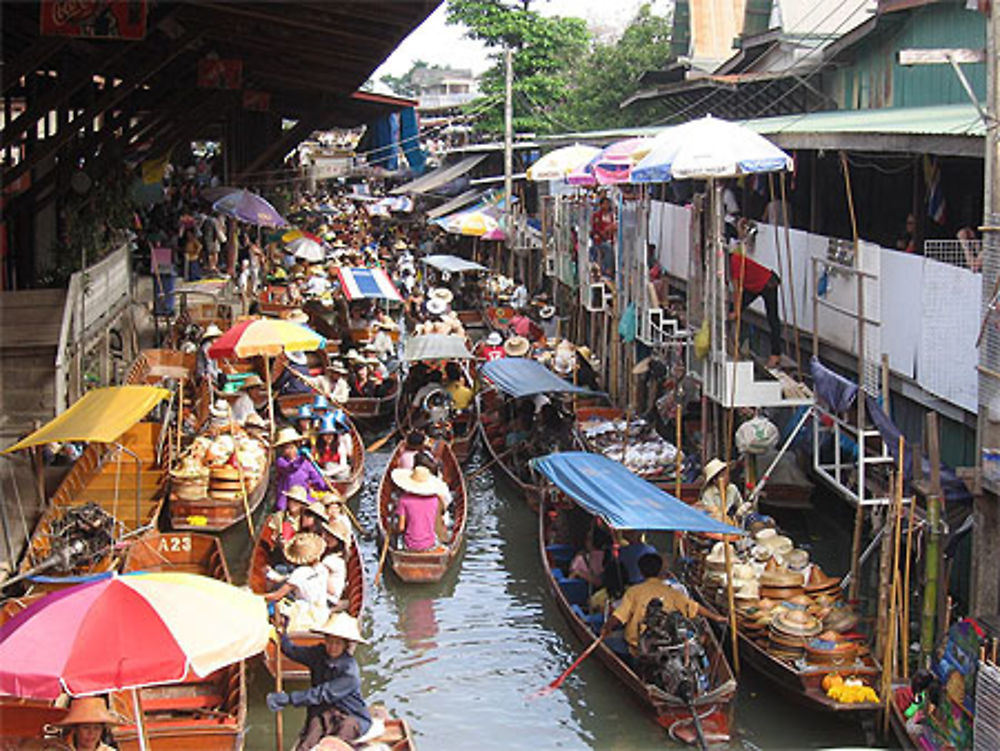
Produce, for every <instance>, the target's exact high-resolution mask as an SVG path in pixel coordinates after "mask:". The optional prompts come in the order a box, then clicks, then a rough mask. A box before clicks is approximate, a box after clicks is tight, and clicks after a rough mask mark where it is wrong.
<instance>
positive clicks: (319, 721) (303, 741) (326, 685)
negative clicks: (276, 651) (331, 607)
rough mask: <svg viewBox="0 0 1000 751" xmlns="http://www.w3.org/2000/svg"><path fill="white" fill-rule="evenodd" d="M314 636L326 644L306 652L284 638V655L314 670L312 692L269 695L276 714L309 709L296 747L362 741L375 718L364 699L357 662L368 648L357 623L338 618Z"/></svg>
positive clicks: (339, 615)
mask: <svg viewBox="0 0 1000 751" xmlns="http://www.w3.org/2000/svg"><path fill="white" fill-rule="evenodd" d="M313 632H314V633H316V634H319V635H321V636H322V637H323V643H322V644H317V645H315V646H310V647H300V646H298V645H296V644H295V643H294V642H292V640H291V639H289V638H288V636H287V635H284V634H283V635H282V637H281V651H282V652H283V653H284V654H285V655H286V656H287V657H289V658H290V659H292V660H295V661H296V662H299V663H302V664H303V665H305V666H306V667H308V668H309V677H310V684H311V685H310V688H308V689H306V690H304V691H292V692H289V693H286V692H284V691H275V692H272V693H269V694H268V695H267V706H268V708H269V709H270V710H271V711H272V712H279V711H281V710H282V709H283V708H284V707H287V706H288V705H292V706H294V707H305V708H306V722H305V724H304V725H303V726H302V730H301V732H300V733H299V739H298V742H297V743H296V744H295V748H296V749H299V750H301V751H305V749H311V748H313V747H314V746H315V745H316V744H317V743H319V742H320V740H321V739H322V738H324V737H327V736H334V737H336V738H339V739H341V740H343V741H345V742H347V743H350V742H351V741H354V740H357V739H358V738H360V737H361V736H362V735H364V734H365V733H366V732H368V729H369V728H370V727H371V724H372V718H371V715H370V714H369V713H368V707H367V705H366V704H365V700H364V697H363V696H362V695H361V671H360V669H359V668H358V663H357V661H356V660H355V659H354V656H353V654H352V653H353V651H354V647H355V645H357V644H367V642H366V641H365V639H364V638H363V637H362V636H361V629H360V628H359V626H358V621H357V619H356V618H354V617H352V616H350V615H348V614H347V613H334V614H333V615H331V616H330V617H329V619H328V620H327V621H326V622H325V623H324V624H322V625H321V626H318V627H316V628H315V629H313Z"/></svg>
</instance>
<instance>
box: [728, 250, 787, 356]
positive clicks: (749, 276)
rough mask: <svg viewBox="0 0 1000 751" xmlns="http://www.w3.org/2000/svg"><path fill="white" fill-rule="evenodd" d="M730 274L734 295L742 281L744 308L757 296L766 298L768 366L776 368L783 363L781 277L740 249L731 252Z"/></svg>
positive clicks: (742, 305)
mask: <svg viewBox="0 0 1000 751" xmlns="http://www.w3.org/2000/svg"><path fill="white" fill-rule="evenodd" d="M729 276H730V278H731V279H732V281H733V293H734V295H735V294H738V293H739V289H740V279H742V280H743V297H742V299H741V306H740V307H741V308H742V310H746V309H747V308H748V307H749V306H750V304H751V303H753V301H754V300H756V299H757V298H758V297H760V298H761V299H762V300H764V310H765V312H766V313H767V326H768V328H769V329H770V331H771V356H770V357H769V358H768V360H767V366H768V367H769V368H776V367H777V366H778V363H780V362H781V319H780V318H778V285H779V284H781V279H779V278H778V275H777V274H775V273H774V272H773V271H771V269H769V268H767V267H766V266H762V265H761V264H759V263H757V262H756V261H755V260H753V259H752V258H750V257H749V256H747V255H746V254H745V253H740V252H739V251H737V250H734V251H732V252H730V254H729Z"/></svg>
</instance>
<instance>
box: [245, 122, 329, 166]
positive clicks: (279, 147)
mask: <svg viewBox="0 0 1000 751" xmlns="http://www.w3.org/2000/svg"><path fill="white" fill-rule="evenodd" d="M321 121H322V116H320V115H314V116H313V117H310V118H304V119H302V120H299V121H298V122H297V123H296V124H295V127H293V128H291V129H289V130H286V131H285V132H284V133H282V134H281V138H279V139H278V140H276V141H272V142H271V144H270V145H268V146H267V147H265V148H264V150H263V151H261V153H260V154H258V155H257V156H256V157H255V158H254V160H253V161H252V162H250V164H248V165H247V166H246V167H244V168H243V169H242V170H241V171H240V172H239V174H237V175H236V176H235V177H233V182H236V183H239V182H242V181H243V180H244V179H245V178H246V177H247V176H248V175H252V174H253V173H254V172H257V171H258V170H260V169H261V168H262V167H264V166H265V165H266V164H267V163H268V162H269V161H270V160H271V159H273V158H274V157H275V156H278V155H279V154H280V155H281V156H284V155H285V154H287V153H288V152H289V151H291V150H292V148H293V147H294V146H297V145H298V144H299V143H301V142H302V141H303V140H305V139H306V138H307V137H308V136H309V134H310V133H312V132H313V131H314V130H316V127H317V125H318V124H319V123H320V122H321Z"/></svg>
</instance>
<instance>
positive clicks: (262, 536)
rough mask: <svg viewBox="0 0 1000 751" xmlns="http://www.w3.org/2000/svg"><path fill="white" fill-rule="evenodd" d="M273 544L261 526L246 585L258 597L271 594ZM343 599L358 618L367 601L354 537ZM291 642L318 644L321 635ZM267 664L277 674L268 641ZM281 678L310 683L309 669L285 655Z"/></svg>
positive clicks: (359, 556)
mask: <svg viewBox="0 0 1000 751" xmlns="http://www.w3.org/2000/svg"><path fill="white" fill-rule="evenodd" d="M272 545H273V541H272V537H271V529H270V528H269V527H267V526H266V525H261V529H260V533H259V534H258V535H257V539H256V541H255V542H254V546H253V550H251V552H250V564H249V570H248V571H247V585H248V586H249V587H250V589H251V590H252V591H254V592H256V593H257V594H266V593H267V592H268V591H269V589H270V588H269V587H268V582H267V566H268V559H269V555H270V550H271V547H272ZM344 599H345V600H346V601H347V612H348V613H349V614H350V615H352V616H354V617H355V618H358V617H359V616H360V614H361V609H362V607H363V606H364V599H365V569H364V562H363V560H362V558H361V551H360V550H359V549H358V541H357V539H356V538H355V537H354V536H353V535H352V536H351V545H350V546H349V548H348V551H347V585H346V586H345V588H344ZM292 640H293V641H294V642H295V643H296V644H300V645H312V644H319V643H321V642H322V641H323V639H322V637H320V636H309V635H293V636H292ZM264 661H265V663H266V665H267V669H268V671H269V672H270V673H271V675H274V674H275V665H276V661H275V645H274V642H269V643H268V645H267V649H266V650H265V653H264ZM281 675H282V677H283V678H284V679H285V680H299V681H302V680H305V681H307V680H309V670H308V668H306V667H305V666H304V665H302V664H300V663H298V662H295V661H293V660H290V659H288V658H287V657H284V656H282V658H281Z"/></svg>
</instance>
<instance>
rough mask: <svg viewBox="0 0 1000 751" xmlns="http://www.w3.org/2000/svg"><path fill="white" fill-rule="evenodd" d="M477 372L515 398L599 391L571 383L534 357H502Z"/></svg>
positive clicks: (595, 392) (598, 392) (597, 392)
mask: <svg viewBox="0 0 1000 751" xmlns="http://www.w3.org/2000/svg"><path fill="white" fill-rule="evenodd" d="M479 372H480V373H482V374H483V375H484V376H486V377H487V378H488V379H489V380H490V382H491V383H493V385H495V386H496V387H497V388H498V389H500V390H501V391H502V392H504V393H505V394H509V395H510V396H513V397H515V398H520V397H522V396H534V395H535V394H558V393H564V394H600V393H601V392H600V391H591V390H590V389H585V388H583V387H582V386H574V385H573V384H572V383H570V382H569V381H566V380H564V379H562V378H560V377H559V376H557V375H556V374H555V373H553V372H552V371H551V370H549V369H548V368H546V367H545V366H544V365H542V364H541V363H540V362H538V361H537V360H530V359H528V358H526V357H503V358H501V359H499V360H491V361H490V362H488V363H485V364H484V365H483V366H482V367H481V368H480V369H479Z"/></svg>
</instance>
